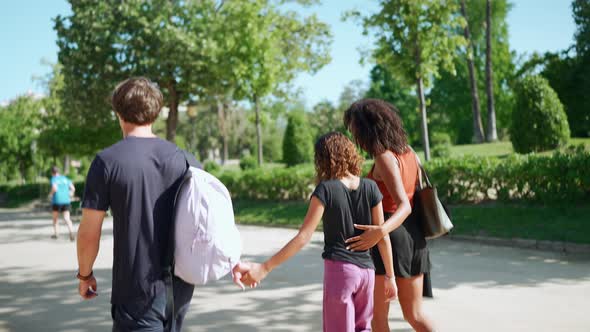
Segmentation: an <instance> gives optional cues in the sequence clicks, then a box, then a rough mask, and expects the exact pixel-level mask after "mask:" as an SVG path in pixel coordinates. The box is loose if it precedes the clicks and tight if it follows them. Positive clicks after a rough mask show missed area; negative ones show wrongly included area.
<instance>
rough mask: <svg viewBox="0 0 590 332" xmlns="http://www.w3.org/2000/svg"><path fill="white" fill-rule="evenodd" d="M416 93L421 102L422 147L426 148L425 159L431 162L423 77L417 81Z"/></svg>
mask: <svg viewBox="0 0 590 332" xmlns="http://www.w3.org/2000/svg"><path fill="white" fill-rule="evenodd" d="M416 93H417V94H418V100H419V101H420V120H421V125H422V145H423V146H424V159H425V160H426V161H428V160H430V142H429V141H428V122H427V121H426V101H425V100H424V83H423V82H422V77H420V76H419V77H418V78H417V79H416Z"/></svg>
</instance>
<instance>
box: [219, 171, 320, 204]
mask: <svg viewBox="0 0 590 332" xmlns="http://www.w3.org/2000/svg"><path fill="white" fill-rule="evenodd" d="M314 175H315V171H314V169H313V166H312V165H310V164H306V165H299V166H294V167H289V168H282V167H276V168H271V169H265V170H264V172H261V171H260V170H259V169H248V170H245V171H241V172H240V171H226V172H223V173H222V174H220V175H219V179H220V180H221V182H223V183H224V184H225V185H226V187H227V188H228V189H229V191H230V193H231V194H232V197H234V198H240V199H262V200H301V199H307V198H308V197H309V195H310V194H311V192H312V190H313V188H314Z"/></svg>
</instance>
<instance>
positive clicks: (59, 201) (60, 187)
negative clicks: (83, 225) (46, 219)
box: [49, 166, 76, 241]
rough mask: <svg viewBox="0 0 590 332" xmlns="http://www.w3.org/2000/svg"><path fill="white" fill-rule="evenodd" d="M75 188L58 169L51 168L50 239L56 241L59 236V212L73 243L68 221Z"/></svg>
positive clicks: (70, 221) (70, 225) (70, 226)
mask: <svg viewBox="0 0 590 332" xmlns="http://www.w3.org/2000/svg"><path fill="white" fill-rule="evenodd" d="M75 191H76V187H74V184H73V183H72V181H71V180H70V179H68V177H67V176H65V175H61V174H59V168H57V167H56V166H54V167H52V168H51V193H50V194H49V195H50V196H51V209H52V211H53V235H52V236H51V238H52V239H57V238H58V236H59V232H58V226H59V225H58V222H57V219H58V217H59V213H60V212H61V213H62V214H63V217H64V221H65V222H66V225H67V226H68V230H69V232H70V241H74V227H73V226H72V220H71V219H70V204H71V197H72V196H73V195H74V192H75Z"/></svg>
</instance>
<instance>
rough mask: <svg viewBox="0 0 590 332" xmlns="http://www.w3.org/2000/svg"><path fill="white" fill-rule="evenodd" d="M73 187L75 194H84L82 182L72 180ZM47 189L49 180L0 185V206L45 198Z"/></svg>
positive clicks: (12, 205) (10, 206)
mask: <svg viewBox="0 0 590 332" xmlns="http://www.w3.org/2000/svg"><path fill="white" fill-rule="evenodd" d="M74 187H76V196H78V197H81V196H82V195H83V194H84V182H74ZM49 191H50V188H49V182H44V183H27V184H24V185H0V207H8V208H12V207H18V206H19V205H21V204H24V203H28V202H31V201H33V200H35V199H46V198H47V196H48V194H49Z"/></svg>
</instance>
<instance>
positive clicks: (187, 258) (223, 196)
mask: <svg viewBox="0 0 590 332" xmlns="http://www.w3.org/2000/svg"><path fill="white" fill-rule="evenodd" d="M174 229H175V231H174V243H175V246H174V274H175V275H176V276H178V277H179V278H180V279H182V280H184V281H186V282H188V283H190V284H193V285H204V284H206V283H207V282H208V281H211V280H218V279H220V278H222V277H223V276H225V275H226V274H228V273H229V272H230V271H231V270H232V268H233V267H234V266H235V264H237V263H238V262H239V260H240V255H241V250H242V241H241V239H240V233H239V231H238V229H237V227H236V225H235V222H234V212H233V206H232V201H231V197H230V195H229V192H228V190H227V188H226V187H225V186H224V185H223V183H221V181H219V180H218V179H217V178H216V177H215V176H213V175H211V174H209V173H207V172H205V171H203V170H201V169H198V168H195V167H189V170H188V171H187V175H186V176H185V178H184V181H183V182H182V183H181V185H180V188H179V189H178V193H177V196H176V203H175V220H174Z"/></svg>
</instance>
